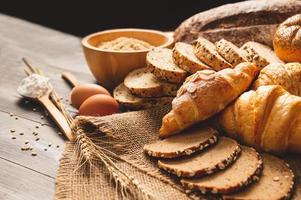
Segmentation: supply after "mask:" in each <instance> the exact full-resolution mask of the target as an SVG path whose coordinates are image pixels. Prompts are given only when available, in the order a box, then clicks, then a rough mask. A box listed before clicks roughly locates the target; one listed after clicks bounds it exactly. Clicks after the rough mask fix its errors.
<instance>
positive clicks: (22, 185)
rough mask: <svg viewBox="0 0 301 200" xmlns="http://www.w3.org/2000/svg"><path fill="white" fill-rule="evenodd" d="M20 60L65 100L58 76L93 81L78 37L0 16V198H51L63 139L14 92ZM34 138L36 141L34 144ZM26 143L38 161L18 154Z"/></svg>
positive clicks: (65, 91)
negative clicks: (35, 69)
mask: <svg viewBox="0 0 301 200" xmlns="http://www.w3.org/2000/svg"><path fill="white" fill-rule="evenodd" d="M22 57H26V58H28V59H29V60H31V61H32V63H33V64H34V65H36V66H38V67H40V68H41V69H43V70H44V71H45V72H46V73H47V75H49V77H50V78H51V79H52V83H53V85H54V87H55V89H57V91H58V93H59V94H60V95H61V96H62V97H63V98H64V99H65V100H66V99H68V95H69V92H70V87H69V86H68V84H66V83H65V82H64V81H63V80H62V79H61V77H60V74H61V72H63V71H70V72H72V73H74V74H75V75H76V76H77V77H78V78H79V80H80V81H83V82H92V81H94V79H93V77H92V76H91V75H90V72H89V69H88V68H87V65H86V63H85V60H84V56H83V53H82V49H81V46H80V39H79V38H77V37H74V36H71V35H68V34H65V33H61V32H58V31H55V30H51V29H48V28H45V27H42V26H38V25H35V24H32V23H29V22H26V21H23V20H19V19H16V18H13V17H9V16H5V15H1V14H0V199H1V200H2V199H3V200H4V199H5V200H7V199H14V200H17V199H20V200H21V199H22V200H24V199H26V200H34V199H37V200H41V199H43V200H47V199H53V194H54V179H55V175H56V170H57V168H58V163H59V158H60V156H61V153H62V151H63V146H64V140H65V138H64V137H63V136H62V135H59V134H58V130H57V129H56V126H55V125H54V124H52V123H51V121H50V120H49V119H48V117H47V116H45V114H44V111H43V109H42V108H41V107H40V106H39V105H37V104H35V103H32V102H28V101H26V100H24V99H22V98H21V97H20V95H19V94H18V93H17V92H16V88H17V87H18V84H19V83H20V81H21V80H22V79H23V78H24V77H25V73H24V71H23V68H24V64H23V63H22V61H21V58H22ZM10 113H13V116H11V114H10ZM42 116H43V117H42ZM42 118H43V119H42ZM41 123H45V125H44V126H41ZM36 126H37V127H38V128H37V127H36ZM14 130H15V132H14V133H11V131H14ZM33 132H38V133H39V134H38V136H34V135H33V134H32V133H33ZM20 133H21V135H20ZM22 133H24V135H22ZM12 137H16V139H12ZM37 137H38V138H40V140H38V141H36V140H35V139H36V138H37ZM26 141H28V142H29V143H30V146H32V147H33V151H35V152H37V156H32V155H31V151H21V147H22V146H23V145H24V143H25V142H26ZM50 144H51V147H49V146H48V145H50ZM57 145H59V146H58V148H57ZM45 149H46V150H47V151H45Z"/></svg>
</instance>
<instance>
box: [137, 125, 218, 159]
mask: <svg viewBox="0 0 301 200" xmlns="http://www.w3.org/2000/svg"><path fill="white" fill-rule="evenodd" d="M215 142H217V131H216V130H215V129H213V128H210V127H199V126H196V127H193V128H190V129H187V130H185V131H184V132H183V133H182V134H179V135H175V136H172V137H169V138H166V139H164V140H159V141H157V142H155V143H152V144H147V145H145V146H144V148H143V150H144V152H145V153H147V154H148V155H150V156H153V157H162V158H176V157H180V156H183V155H190V154H192V153H195V152H196V151H201V150H203V149H204V148H206V147H208V146H210V145H212V144H214V143H215Z"/></svg>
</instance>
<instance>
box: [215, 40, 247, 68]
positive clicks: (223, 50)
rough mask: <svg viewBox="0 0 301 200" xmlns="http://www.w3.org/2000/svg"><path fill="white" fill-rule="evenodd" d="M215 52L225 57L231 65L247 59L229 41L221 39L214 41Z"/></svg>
mask: <svg viewBox="0 0 301 200" xmlns="http://www.w3.org/2000/svg"><path fill="white" fill-rule="evenodd" d="M215 46H216V50H217V52H218V53H219V54H220V55H221V56H223V57H224V58H225V60H227V61H228V62H229V63H230V64H231V65H232V66H234V67H235V66H236V65H238V64H240V63H242V62H247V61H248V60H247V59H246V58H245V57H244V56H243V55H242V52H241V50H240V49H239V48H238V47H237V46H235V45H234V44H232V43H231V42H229V41H227V40H225V39H221V40H219V41H218V42H216V43H215Z"/></svg>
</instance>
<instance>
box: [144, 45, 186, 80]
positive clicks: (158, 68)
mask: <svg viewBox="0 0 301 200" xmlns="http://www.w3.org/2000/svg"><path fill="white" fill-rule="evenodd" d="M146 63H147V66H148V67H149V69H150V70H151V72H152V73H153V74H154V75H155V76H156V77H157V78H159V79H161V80H165V81H168V82H172V83H183V82H184V80H185V78H186V76H187V75H188V74H187V72H186V71H184V70H183V69H181V68H179V67H178V66H177V65H176V64H175V63H174V62H173V58H172V50H170V49H167V48H155V49H153V50H151V51H150V52H148V53H147V55H146Z"/></svg>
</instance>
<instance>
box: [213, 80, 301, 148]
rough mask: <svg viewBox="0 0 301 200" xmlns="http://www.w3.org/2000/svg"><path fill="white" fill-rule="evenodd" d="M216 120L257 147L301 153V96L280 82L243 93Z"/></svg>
mask: <svg viewBox="0 0 301 200" xmlns="http://www.w3.org/2000/svg"><path fill="white" fill-rule="evenodd" d="M218 122H219V125H220V126H221V127H222V129H224V131H225V132H226V134H228V135H229V136H230V137H233V138H236V139H238V140H240V141H241V142H243V143H245V144H247V145H250V146H253V147H255V148H257V149H258V150H265V151H270V152H276V153H281V152H286V151H288V152H299V153H301V97H299V96H295V95H292V94H290V93H289V92H287V91H286V90H285V89H283V87H281V86H278V85H269V86H260V87H259V88H258V89H257V90H256V91H254V90H250V91H248V92H245V93H243V94H242V95H241V96H240V97H239V98H237V100H236V101H234V102H233V103H232V104H230V105H229V106H228V107H227V108H226V109H225V110H224V111H223V112H222V113H221V114H220V115H219V116H218Z"/></svg>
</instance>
